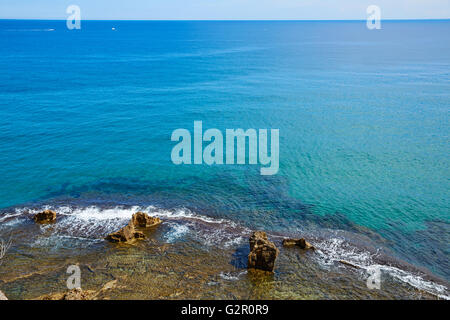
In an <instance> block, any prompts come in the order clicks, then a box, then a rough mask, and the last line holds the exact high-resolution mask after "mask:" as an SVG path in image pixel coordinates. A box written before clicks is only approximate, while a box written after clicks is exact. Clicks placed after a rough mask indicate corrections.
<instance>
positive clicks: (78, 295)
mask: <svg viewBox="0 0 450 320" xmlns="http://www.w3.org/2000/svg"><path fill="white" fill-rule="evenodd" d="M116 286H117V280H112V281H110V282H108V283H106V284H105V285H104V286H103V287H102V288H101V289H100V290H98V291H95V290H83V289H81V288H75V289H72V290H70V291H67V292H62V293H61V292H59V293H51V294H47V295H43V296H40V297H38V298H35V300H98V299H102V294H103V293H106V292H107V291H109V290H111V289H114V288H116Z"/></svg>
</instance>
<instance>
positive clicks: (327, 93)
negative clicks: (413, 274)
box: [0, 20, 450, 280]
mask: <svg viewBox="0 0 450 320" xmlns="http://www.w3.org/2000/svg"><path fill="white" fill-rule="evenodd" d="M112 27H114V28H116V30H115V31H113V30H112V29H111V28H112ZM449 35H450V22H449V21H448V20H447V21H404V22H398V21H393V22H384V23H383V28H382V30H375V31H370V30H368V29H367V28H366V26H365V22H357V21H355V22H325V21H322V22H258V21H255V22H187V21H185V22H163V21H161V22H139V21H136V22H130V21H102V22H99V21H83V22H82V29H81V30H79V31H69V30H67V29H66V28H65V21H15V20H3V21H0V108H1V111H2V112H1V117H0V177H1V178H2V187H1V188H0V207H1V208H3V209H4V210H3V211H4V213H8V212H10V211H11V210H12V208H16V207H22V206H37V205H38V204H39V205H41V204H48V203H55V201H62V202H63V203H64V201H71V202H72V203H79V204H86V203H95V204H96V205H98V204H101V203H107V204H109V205H113V204H117V205H121V204H123V205H133V204H142V205H158V206H161V207H165V208H178V207H186V208H190V209H191V210H193V211H196V212H199V213H201V214H204V215H207V216H210V217H214V218H227V219H230V220H232V221H238V222H240V223H242V224H243V225H245V226H247V227H250V228H263V229H265V230H269V231H273V232H279V233H286V234H288V233H296V232H297V233H298V232H321V231H322V230H346V231H349V232H352V233H355V234H365V235H368V236H369V237H370V238H371V239H372V240H373V241H374V243H375V246H380V247H385V248H389V249H390V253H391V254H392V255H393V256H395V257H397V258H399V259H402V260H405V261H407V262H409V263H412V264H413V265H416V266H418V267H423V268H427V269H429V270H430V271H431V272H433V273H434V274H435V275H437V276H439V277H442V278H444V279H446V280H450V273H449V270H450V266H449V246H448V245H449V243H450V241H449V240H450V227H449V226H450V225H449V224H450V211H449V201H448V199H449V189H450V182H449V161H448V155H449V125H448V124H449V105H450V36H449ZM195 120H201V121H203V127H204V130H206V129H208V128H218V129H220V130H223V132H225V129H227V128H243V129H248V128H256V129H257V128H267V129H271V128H275V129H279V130H280V170H279V172H278V174H277V175H275V176H261V175H260V174H259V166H242V165H241V166H237V165H236V166H211V167H209V166H206V165H201V166H199V165H197V166H194V165H191V166H188V165H185V166H176V165H174V164H173V163H172V162H171V158H170V153H171V149H172V147H173V146H174V145H175V143H173V142H171V141H170V136H171V133H172V131H173V130H175V129H177V128H186V129H188V130H190V131H191V132H192V131H193V125H194V121H195ZM61 199H63V200H61ZM77 201H78V202H77ZM0 214H1V213H0ZM377 235H379V236H381V238H379V237H378V236H377ZM380 239H381V240H380Z"/></svg>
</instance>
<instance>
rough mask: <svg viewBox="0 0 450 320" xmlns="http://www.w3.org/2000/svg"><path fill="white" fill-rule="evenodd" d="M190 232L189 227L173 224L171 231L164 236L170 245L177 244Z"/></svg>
mask: <svg viewBox="0 0 450 320" xmlns="http://www.w3.org/2000/svg"><path fill="white" fill-rule="evenodd" d="M188 232H189V227H188V226H186V225H182V224H175V223H172V224H171V230H170V231H169V232H168V233H167V234H166V235H165V236H164V238H165V239H166V240H167V242H169V243H173V242H175V241H176V240H177V239H179V238H182V237H183V236H184V235H185V234H187V233H188Z"/></svg>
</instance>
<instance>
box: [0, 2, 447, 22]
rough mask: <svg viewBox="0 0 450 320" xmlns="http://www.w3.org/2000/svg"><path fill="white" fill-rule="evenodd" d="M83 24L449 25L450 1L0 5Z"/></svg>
mask: <svg viewBox="0 0 450 320" xmlns="http://www.w3.org/2000/svg"><path fill="white" fill-rule="evenodd" d="M72 4H75V5H78V6H79V7H80V8H81V18H82V19H83V20H365V19H366V18H367V13H366V9H367V7H368V6H369V5H377V6H379V7H380V9H381V18H382V19H450V0H126V1H124V0H69V1H67V0H0V19H62V20H65V19H66V18H67V17H68V14H66V8H67V7H68V6H69V5H72Z"/></svg>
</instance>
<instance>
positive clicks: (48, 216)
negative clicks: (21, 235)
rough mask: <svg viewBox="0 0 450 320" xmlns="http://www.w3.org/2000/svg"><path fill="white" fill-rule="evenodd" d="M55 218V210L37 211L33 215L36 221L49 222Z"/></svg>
mask: <svg viewBox="0 0 450 320" xmlns="http://www.w3.org/2000/svg"><path fill="white" fill-rule="evenodd" d="M55 220H56V212H55V211H52V210H45V211H42V212H39V213H37V214H36V215H35V216H34V221H36V222H37V223H50V222H54V221H55Z"/></svg>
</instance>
